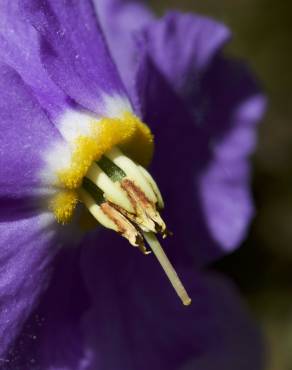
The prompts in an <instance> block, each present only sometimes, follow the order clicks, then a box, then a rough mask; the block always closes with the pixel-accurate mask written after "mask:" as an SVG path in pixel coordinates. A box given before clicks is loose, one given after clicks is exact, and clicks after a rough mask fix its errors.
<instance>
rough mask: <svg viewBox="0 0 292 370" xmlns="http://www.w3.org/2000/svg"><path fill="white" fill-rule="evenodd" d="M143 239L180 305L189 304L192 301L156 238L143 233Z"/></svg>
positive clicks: (150, 234)
mask: <svg viewBox="0 0 292 370" xmlns="http://www.w3.org/2000/svg"><path fill="white" fill-rule="evenodd" d="M143 235H144V238H145V239H146V241H147V243H148V244H149V246H150V248H151V249H152V251H153V253H154V254H155V256H156V258H157V259H158V261H159V263H160V265H161V267H162V268H163V270H164V271H165V273H166V275H167V277H168V279H169V280H170V282H171V284H172V286H173V287H174V289H175V291H176V293H177V295H178V296H179V297H180V299H181V300H182V303H183V304H184V305H185V306H188V305H190V304H191V302H192V300H191V298H190V297H189V295H188V293H187V292H186V290H185V288H184V286H183V284H182V282H181V280H180V278H179V277H178V275H177V273H176V271H175V269H174V268H173V266H172V264H171V263H170V261H169V259H168V257H167V256H166V254H165V252H164V250H163V249H162V247H161V245H160V243H159V241H158V240H157V238H156V236H155V235H154V234H153V233H151V232H150V233H146V232H144V233H143Z"/></svg>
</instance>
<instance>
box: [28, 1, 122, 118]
mask: <svg viewBox="0 0 292 370" xmlns="http://www.w3.org/2000/svg"><path fill="white" fill-rule="evenodd" d="M21 4H22V9H23V11H24V14H25V15H26V17H27V20H28V22H29V23H31V24H32V25H33V26H34V27H35V28H36V29H37V30H38V31H39V33H40V36H41V37H40V53H41V60H42V62H43V64H44V66H45V68H46V70H47V71H48V72H49V74H50V75H51V76H52V79H53V80H54V82H55V83H56V84H57V85H58V86H60V87H61V89H62V90H64V91H65V92H66V93H67V94H68V95H69V96H70V97H71V98H72V99H73V100H75V101H76V102H77V103H79V104H80V105H82V106H84V107H85V108H87V109H90V110H92V111H94V112H96V113H99V114H103V113H104V112H103V110H102V108H103V103H104V96H105V95H107V96H108V95H109V96H116V95H123V96H125V95H126V93H125V90H124V88H123V85H122V83H121V81H120V78H119V75H118V73H117V70H116V67H115V65H114V63H113V62H112V60H111V57H110V55H109V52H108V49H107V46H106V44H105V42H104V37H103V35H102V32H101V29H100V26H99V23H98V21H97V19H96V15H95V11H94V8H93V4H92V3H91V1H89V0H84V1H77V0H70V1H52V0H37V1H35V0H25V1H21Z"/></svg>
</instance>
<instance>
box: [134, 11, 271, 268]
mask: <svg viewBox="0 0 292 370" xmlns="http://www.w3.org/2000/svg"><path fill="white" fill-rule="evenodd" d="M180 17H182V18H183V20H185V19H187V20H188V22H187V25H188V26H189V27H190V32H189V34H193V35H194V36H195V35H197V34H200V35H202V34H204V24H202V23H200V22H199V25H200V26H201V27H202V30H201V32H198V33H196V32H193V33H192V30H191V23H189V22H190V21H189V20H190V18H189V17H185V16H179V15H178V14H176V18H178V20H177V23H176V27H180V26H182V27H183V30H184V32H186V28H185V23H184V22H183V21H179V18H180ZM169 20H171V21H172V22H174V21H175V17H174V15H173V14H172V15H171V16H170V17H166V19H164V20H162V21H161V23H164V22H165V23H167V25H168V24H169ZM193 27H194V28H195V30H196V29H197V24H196V21H195V20H194V25H193ZM161 29H164V28H163V26H160V27H158V31H160V30H161ZM208 30H209V28H208V27H207V31H208ZM149 32H150V33H151V35H152V38H151V39H147V42H145V44H143V42H142V41H141V43H140V47H141V49H140V51H141V55H140V62H139V68H138V71H137V75H136V92H137V96H138V97H139V98H138V100H139V101H140V110H141V111H142V112H143V113H144V120H145V121H146V122H147V123H148V124H149V125H150V126H151V128H152V129H153V132H154V135H155V138H156V151H155V157H154V161H153V172H154V174H155V175H156V178H157V180H158V184H159V185H160V188H161V190H162V193H163V194H164V197H165V200H166V220H167V221H168V222H169V227H170V229H171V230H173V231H174V233H175V236H174V238H172V240H171V241H167V244H170V245H173V248H171V249H172V250H177V248H178V246H180V247H186V249H187V250H188V256H191V255H192V256H193V257H194V259H195V262H196V263H197V264H201V263H202V262H207V261H210V260H213V259H214V258H217V257H218V256H220V255H221V254H222V253H226V252H227V251H230V250H232V249H233V248H235V247H236V246H237V245H238V243H239V242H240V240H241V239H242V237H243V236H244V235H245V232H246V228H247V226H248V223H249V221H250V218H251V214H252V202H251V197H250V194H249V187H250V184H249V164H248V158H247V157H248V156H249V154H250V153H251V152H252V150H253V148H254V144H255V129H256V125H255V124H256V123H257V122H258V120H259V119H260V118H261V116H262V114H263V111H264V106H265V99H264V98H263V96H262V95H261V93H260V91H259V89H258V87H257V84H256V82H255V81H254V79H253V77H252V75H251V74H250V72H249V71H248V70H247V68H246V67H245V66H244V65H243V64H241V63H238V62H235V61H229V60H225V59H223V58H222V57H220V56H219V55H218V53H217V54H216V51H217V50H218V47H219V46H220V45H222V42H223V41H222V39H220V38H219V39H220V40H221V41H220V42H219V45H217V48H216V47H215V43H214V42H211V43H210V45H211V46H212V47H211V46H210V48H209V49H208V48H207V47H206V48H207V49H208V50H209V53H207V52H206V51H205V49H204V48H203V47H202V48H200V44H198V42H197V38H196V37H195V40H194V45H193V48H194V50H198V55H197V57H196V58H195V59H194V63H193V64H192V65H189V62H190V59H186V61H188V63H187V62H185V63H183V62H180V63H178V64H177V67H181V68H182V67H183V66H185V69H182V70H180V69H179V68H178V70H177V71H176V70H175V69H174V74H176V76H179V75H180V76H184V80H185V81H188V84H187V85H188V86H186V85H184V87H183V88H182V87H178V85H176V84H175V81H176V80H173V78H172V76H171V75H170V74H168V70H167V68H166V67H165V66H168V62H167V60H165V63H164V64H163V61H162V60H160V59H161V57H162V55H163V50H162V49H163V44H162V42H161V43H160V49H159V55H158V56H157V55H156V54H155V52H154V51H155V50H156V48H155V47H154V46H153V47H152V45H151V44H149V42H150V41H149V40H152V39H153V38H154V34H153V32H154V29H153V28H150V26H149ZM177 33H178V31H177V28H174V32H169V33H168V35H166V34H164V37H165V40H164V45H165V49H166V50H165V56H168V57H169V58H170V50H169V48H170V46H171V45H173V46H175V51H174V50H173V55H175V52H176V53H177V55H182V56H183V55H189V53H187V52H184V48H185V47H187V49H188V50H189V49H190V46H189V43H181V44H178V43H177V42H174V41H173V38H174V39H175V40H176V38H177V37H176V35H177ZM219 34H220V32H219ZM207 35H208V32H207ZM167 36H168V38H167ZM209 36H210V35H209ZM158 39H159V40H160V39H161V33H160V32H158ZM199 40H205V44H208V43H207V42H206V38H205V37H202V36H201V38H199ZM217 40H218V39H217ZM143 48H144V49H143ZM149 50H151V51H149ZM157 50H158V48H157ZM157 52H158V51H157ZM200 53H203V56H204V57H202V59H201V58H200V57H199V54H200ZM214 53H215V54H214ZM206 55H209V58H207V57H206ZM166 59H167V58H166ZM170 59H171V58H170ZM173 59H174V57H173V58H172V59H171V60H173ZM178 59H179V58H178ZM202 60H204V61H205V63H207V64H206V65H205V66H204V68H203V64H202V62H199V61H202ZM158 63H160V64H158ZM165 68H166V69H165ZM175 71H176V72H175ZM178 71H180V72H178ZM178 79H179V78H178ZM180 81H181V82H182V79H181V80H180ZM181 86H183V84H181ZM219 209H220V212H219V211H218V210H219ZM223 216H224V217H223Z"/></svg>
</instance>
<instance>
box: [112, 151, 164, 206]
mask: <svg viewBox="0 0 292 370" xmlns="http://www.w3.org/2000/svg"><path fill="white" fill-rule="evenodd" d="M106 157H108V158H109V159H110V160H111V161H113V162H114V164H115V165H117V166H118V167H120V168H121V169H122V170H123V171H124V172H125V173H126V175H127V177H129V178H131V179H133V180H134V181H135V182H136V183H137V185H138V186H139V187H140V188H141V189H142V190H143V191H144V192H145V194H146V195H147V197H148V198H149V200H151V201H152V202H153V203H155V202H156V201H157V199H156V196H155V193H154V191H153V190H152V188H151V186H150V185H149V184H148V182H147V180H146V179H145V177H144V176H143V175H142V174H141V172H140V171H139V169H138V167H137V165H136V164H135V162H133V161H132V160H131V159H130V158H128V157H126V156H125V155H124V154H123V153H122V152H121V151H120V150H119V149H118V148H116V147H114V148H113V149H112V150H111V151H110V152H108V153H106Z"/></svg>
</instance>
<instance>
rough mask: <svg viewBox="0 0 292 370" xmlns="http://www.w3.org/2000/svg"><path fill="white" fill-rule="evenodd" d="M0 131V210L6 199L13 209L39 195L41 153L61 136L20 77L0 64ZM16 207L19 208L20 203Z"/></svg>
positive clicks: (6, 204)
mask: <svg viewBox="0 0 292 370" xmlns="http://www.w3.org/2000/svg"><path fill="white" fill-rule="evenodd" d="M0 131H1V136H0V178H1V182H0V204H1V209H2V210H3V209H4V207H6V206H8V203H7V201H8V199H10V202H14V203H15V205H16V206H17V204H16V203H17V201H19V200H20V199H21V198H25V197H29V198H31V197H33V196H34V195H36V194H39V193H40V192H41V190H42V189H41V184H40V176H39V172H40V170H41V169H42V167H43V165H44V163H43V159H42V154H43V152H44V150H46V149H47V148H48V146H49V145H50V144H51V143H52V142H53V141H55V140H57V139H58V140H61V137H60V135H59V133H58V131H57V130H56V128H55V127H54V126H53V124H52V123H51V122H50V121H49V120H48V118H47V116H46V115H45V114H44V112H43V111H42V110H41V108H40V106H39V104H38V103H37V102H36V101H35V99H34V98H33V97H32V95H31V92H30V91H29V89H28V87H27V86H25V84H24V82H23V81H22V79H21V78H20V76H19V75H18V74H17V73H16V72H15V71H14V70H12V69H11V68H10V67H8V66H6V65H4V64H1V63H0ZM43 193H46V192H45V190H43ZM5 202H6V203H5ZM18 206H19V208H20V207H21V204H20V203H19V204H18ZM1 213H2V212H0V214H1ZM6 214H7V210H6Z"/></svg>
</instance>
